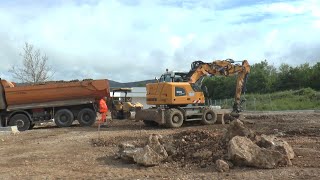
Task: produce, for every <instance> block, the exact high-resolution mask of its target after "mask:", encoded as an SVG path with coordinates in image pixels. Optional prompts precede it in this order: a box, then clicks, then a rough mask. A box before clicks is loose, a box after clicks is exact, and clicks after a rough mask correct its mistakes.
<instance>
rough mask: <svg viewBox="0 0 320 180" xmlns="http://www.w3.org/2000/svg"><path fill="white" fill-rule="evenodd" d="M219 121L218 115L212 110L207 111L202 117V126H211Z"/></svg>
mask: <svg viewBox="0 0 320 180" xmlns="http://www.w3.org/2000/svg"><path fill="white" fill-rule="evenodd" d="M216 121H217V114H216V113H215V112H214V111H213V110H212V109H206V110H204V112H203V115H202V120H201V122H202V124H205V125H210V124H214V123H216Z"/></svg>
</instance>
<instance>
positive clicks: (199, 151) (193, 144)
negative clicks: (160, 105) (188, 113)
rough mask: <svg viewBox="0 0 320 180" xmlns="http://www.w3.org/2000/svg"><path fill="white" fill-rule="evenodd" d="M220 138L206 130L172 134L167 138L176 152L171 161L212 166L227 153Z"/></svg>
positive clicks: (220, 136) (218, 135)
mask: <svg viewBox="0 0 320 180" xmlns="http://www.w3.org/2000/svg"><path fill="white" fill-rule="evenodd" d="M222 136H223V135H222V134H218V133H213V132H209V131H206V130H187V131H183V132H180V133H177V134H173V135H171V136H169V138H171V139H172V141H171V143H172V145H173V147H174V148H175V150H176V152H175V153H173V154H172V155H171V159H172V160H173V161H175V162H178V163H182V164H200V165H201V166H204V165H211V164H214V162H215V161H216V160H217V159H223V157H224V156H225V154H226V153H227V148H226V145H225V144H224V143H223V141H222ZM167 141H168V140H167ZM169 141H170V140H169ZM165 143H166V142H165Z"/></svg>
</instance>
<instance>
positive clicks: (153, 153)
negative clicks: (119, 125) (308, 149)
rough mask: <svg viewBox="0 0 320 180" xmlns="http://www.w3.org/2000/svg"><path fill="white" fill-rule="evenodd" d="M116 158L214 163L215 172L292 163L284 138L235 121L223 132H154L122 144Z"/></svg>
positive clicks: (155, 162) (146, 162) (142, 161)
mask: <svg viewBox="0 0 320 180" xmlns="http://www.w3.org/2000/svg"><path fill="white" fill-rule="evenodd" d="M117 158H121V159H124V160H126V161H131V162H136V163H138V164H140V165H144V166H154V165H158V164H160V163H161V162H164V161H167V162H177V163H179V164H182V165H185V164H196V165H200V166H201V167H206V166H208V165H214V166H215V167H216V169H217V171H219V172H226V171H229V168H232V166H233V164H234V165H237V166H252V167H257V168H276V167H278V166H287V165H291V161H290V160H291V159H293V158H294V152H293V149H292V147H291V146H290V145H289V144H288V143H287V142H286V141H284V140H281V139H278V138H277V137H275V136H266V135H257V134H256V133H255V132H253V131H252V130H251V129H249V128H247V127H245V126H244V124H243V123H242V122H241V121H240V120H235V121H233V122H232V123H231V124H230V126H229V127H228V129H227V131H226V132H225V133H224V134H222V133H220V134H219V133H212V132H209V131H204V130H201V131H200V130H187V131H183V132H180V133H177V134H173V135H170V136H166V137H162V136H160V135H155V134H153V135H151V136H150V137H149V139H148V141H147V143H146V144H145V145H144V146H142V147H135V146H134V145H132V144H129V143H122V144H120V145H119V151H118V154H117Z"/></svg>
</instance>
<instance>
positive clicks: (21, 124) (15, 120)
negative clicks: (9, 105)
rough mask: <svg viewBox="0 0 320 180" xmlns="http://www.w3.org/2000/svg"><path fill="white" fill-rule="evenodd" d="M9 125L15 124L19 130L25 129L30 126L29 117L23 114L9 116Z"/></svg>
mask: <svg viewBox="0 0 320 180" xmlns="http://www.w3.org/2000/svg"><path fill="white" fill-rule="evenodd" d="M9 125H10V126H17V128H18V130H19V131H26V130H28V129H29V127H30V119H29V117H28V116H27V115H25V114H16V115H13V116H12V117H11V118H10V121H9Z"/></svg>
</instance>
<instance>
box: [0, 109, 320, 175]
mask: <svg viewBox="0 0 320 180" xmlns="http://www.w3.org/2000/svg"><path fill="white" fill-rule="evenodd" d="M245 117H246V118H245V123H246V125H247V126H249V127H250V128H252V129H253V130H255V131H257V132H258V133H264V134H276V135H278V136H281V137H282V138H283V139H285V140H287V141H288V142H289V144H291V145H292V147H293V148H294V151H295V153H296V157H295V159H293V161H292V163H293V166H291V167H284V168H279V169H271V170H265V169H255V168H246V167H241V168H240V167H237V168H234V169H232V170H231V171H230V172H229V173H218V172H217V171H216V170H215V169H214V166H213V165H209V166H207V167H205V168H201V167H199V166H194V165H189V164H184V165H181V164H179V163H164V164H161V165H160V166H156V167H149V168H145V167H141V166H138V165H135V164H127V163H124V162H122V161H120V160H117V159H114V154H115V152H116V151H117V145H118V144H119V142H125V141H134V142H137V143H139V142H142V141H144V140H145V139H146V137H148V135H150V134H153V133H157V134H161V135H169V134H173V133H177V132H181V131H185V130H188V129H192V130H194V129H198V130H203V129H205V130H208V131H210V132H213V133H220V132H222V131H224V130H225V128H226V127H227V126H228V125H212V126H201V125H197V124H187V125H185V126H184V127H182V128H179V129H159V128H146V127H144V125H143V123H141V122H133V121H129V120H125V121H120V120H114V121H113V122H112V124H111V127H109V128H103V129H101V133H100V136H101V138H102V139H103V142H105V143H104V144H105V146H95V145H94V144H93V143H92V139H97V138H98V133H97V128H96V127H89V128H83V127H79V126H77V125H74V126H73V127H70V128H56V127H55V126H46V127H36V128H35V129H34V130H30V131H26V132H22V133H20V134H18V135H5V134H2V133H0V159H1V161H0V167H1V168H0V179H79V178H80V179H319V178H320V171H319V170H320V169H319V168H320V143H319V141H320V122H319V121H320V118H319V117H320V113H310V112H304V113H288V114H284V115H283V114H282V115H281V114H280V115H270V114H268V115H246V116H245Z"/></svg>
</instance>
